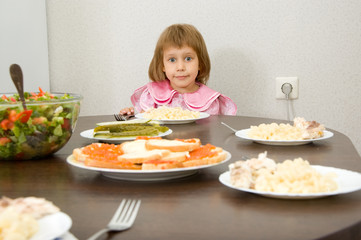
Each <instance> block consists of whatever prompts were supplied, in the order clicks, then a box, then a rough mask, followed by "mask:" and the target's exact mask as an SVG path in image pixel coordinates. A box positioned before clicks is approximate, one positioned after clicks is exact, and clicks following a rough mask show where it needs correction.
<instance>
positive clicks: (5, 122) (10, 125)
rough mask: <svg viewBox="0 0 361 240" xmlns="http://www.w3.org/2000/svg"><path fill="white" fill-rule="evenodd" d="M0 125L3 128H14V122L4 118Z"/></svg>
mask: <svg viewBox="0 0 361 240" xmlns="http://www.w3.org/2000/svg"><path fill="white" fill-rule="evenodd" d="M0 126H1V128H2V129H4V130H9V129H12V128H14V123H13V122H12V121H10V120H9V119H4V120H2V121H1V123H0Z"/></svg>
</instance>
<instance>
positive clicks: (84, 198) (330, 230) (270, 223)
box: [0, 116, 361, 240]
mask: <svg viewBox="0 0 361 240" xmlns="http://www.w3.org/2000/svg"><path fill="white" fill-rule="evenodd" d="M102 121H113V118H112V116H91V117H80V119H79V121H78V124H77V126H76V130H75V132H74V134H73V136H72V138H71V139H70V141H69V142H68V144H67V145H66V146H65V147H64V148H63V149H61V150H60V151H59V152H57V153H56V154H54V155H53V156H50V157H48V158H46V159H42V160H34V161H18V162H0V192H1V195H3V196H8V197H11V198H16V197H22V196H37V197H44V198H46V199H48V200H50V201H53V202H54V203H55V204H56V205H57V206H59V207H60V208H61V210H62V211H63V212H65V213H67V214H68V215H69V216H70V217H71V218H72V220H73V225H72V228H71V232H72V233H73V234H74V235H75V236H76V237H78V238H79V239H80V240H83V239H86V238H87V237H89V236H90V235H91V234H92V233H94V232H95V231H97V230H99V229H100V228H102V227H104V226H106V224H107V223H108V221H109V220H110V218H111V216H112V215H113V213H114V211H115V209H116V208H117V206H118V204H119V203H120V201H121V199H123V198H135V199H141V200H142V204H141V207H140V211H139V213H138V216H137V219H136V221H135V223H134V225H133V227H132V228H131V229H129V230H127V231H124V232H122V233H117V234H110V235H108V236H107V235H105V236H104V237H103V238H102V239H110V238H111V239H127V240H132V239H174V240H176V239H182V240H183V239H205V240H209V239H222V240H225V239H247V240H252V239H257V240H258V239H279V240H281V239H286V240H290V239H302V240H305V239H361V191H358V192H354V193H350V194H345V195H340V196H334V197H327V198H321V199H313V200H281V199H272V198H266V197H262V196H258V195H253V194H250V193H245V192H240V191H236V190H233V189H230V188H227V187H225V186H224V185H222V184H221V183H220V182H219V180H218V177H219V175H220V174H221V173H223V172H225V171H227V169H228V163H231V162H234V161H236V160H239V159H241V157H242V156H249V157H255V156H257V155H258V153H260V152H263V151H267V152H268V155H269V156H270V157H271V158H273V159H276V160H278V161H283V160H285V159H293V158H296V157H302V158H304V159H307V160H309V162H310V163H311V164H317V165H324V166H332V167H338V168H343V169H349V170H353V171H358V172H361V158H360V156H359V155H358V153H357V151H356V149H355V148H354V146H353V145H352V143H351V141H350V139H349V138H348V137H346V136H345V135H343V134H342V133H339V132H337V131H334V130H331V131H332V132H333V133H334V134H335V135H334V137H332V138H330V139H327V140H324V141H320V142H317V143H311V144H307V145H302V146H288V147H286V146H269V145H262V144H258V143H253V142H251V141H247V140H242V139H240V138H238V137H236V136H235V135H234V133H233V132H231V131H230V130H229V129H227V128H226V127H224V126H223V125H221V124H220V122H221V121H223V122H225V123H227V124H229V125H231V126H233V127H234V128H236V129H245V128H249V126H250V125H258V124H261V123H271V122H273V121H274V120H272V119H265V118H252V117H241V116H211V117H210V118H207V119H203V120H200V121H197V122H195V123H190V124H184V125H169V127H170V128H171V129H172V130H173V133H172V134H171V135H169V136H167V137H166V138H169V139H174V138H192V137H198V138H200V139H201V141H202V143H208V142H209V143H212V144H214V145H216V146H220V147H223V148H224V149H226V150H227V151H229V152H230V153H231V154H232V158H231V160H230V161H229V162H228V163H225V164H221V165H219V166H216V167H212V168H208V169H204V170H201V171H200V172H199V173H198V174H196V175H193V176H190V177H186V178H181V179H175V180H169V181H160V182H159V181H158V182H131V181H121V180H114V179H111V178H107V177H104V176H103V175H101V174H99V173H98V172H93V171H89V170H85V169H80V168H76V167H73V166H71V165H69V164H67V162H66V158H67V157H68V156H69V155H70V154H71V153H72V150H73V149H74V148H76V147H82V146H85V145H88V144H90V143H92V140H90V139H85V138H82V137H81V136H80V135H79V134H80V132H81V131H84V130H87V129H91V128H93V127H94V125H95V123H97V122H102ZM278 122H281V121H278ZM109 236H110V237H109ZM108 237H109V238H108Z"/></svg>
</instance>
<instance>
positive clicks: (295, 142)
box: [236, 128, 333, 146]
mask: <svg viewBox="0 0 361 240" xmlns="http://www.w3.org/2000/svg"><path fill="white" fill-rule="evenodd" d="M250 130H251V129H250V128H248V129H243V130H239V131H237V132H236V136H237V137H239V138H243V139H246V140H252V141H254V142H257V143H261V144H266V145H278V146H295V145H303V144H307V143H310V142H315V141H321V140H325V139H328V138H330V137H332V136H333V133H332V132H330V131H326V130H325V131H323V137H320V138H316V139H307V140H265V139H254V138H250V137H248V131H250Z"/></svg>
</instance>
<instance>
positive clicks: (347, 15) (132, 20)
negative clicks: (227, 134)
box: [47, 0, 361, 153]
mask: <svg viewBox="0 0 361 240" xmlns="http://www.w3.org/2000/svg"><path fill="white" fill-rule="evenodd" d="M360 9H361V1H358V0H344V1H343V0H302V1H293V0H278V1H277V0H273V1H252V0H243V1H238V0H234V1H231V0H228V1H218V0H198V1H193V0H185V1H179V0H178V1H176V0H154V1H148V0H122V1H119V0H103V1H98V0H78V1H72V0H63V1H55V0H48V1H47V14H48V31H49V54H50V77H51V88H52V90H55V91H70V92H77V93H81V94H82V95H83V96H84V102H83V106H82V112H81V114H82V115H99V114H112V113H116V112H117V111H119V109H121V108H123V107H126V106H130V99H129V97H130V95H131V94H132V92H133V91H134V90H135V89H136V88H137V87H139V86H141V85H143V84H145V83H146V82H147V81H148V76H147V71H148V64H149V62H150V60H151V57H152V54H153V51H154V47H155V43H156V41H157V39H158V36H159V34H160V33H161V32H162V31H163V30H164V28H165V27H167V26H168V25H170V24H173V23H191V24H193V25H195V26H196V27H197V28H198V29H199V30H200V32H201V33H202V34H203V36H204V38H205V41H206V43H207V46H208V50H209V54H210V56H211V61H212V71H211V78H210V81H209V84H208V85H209V86H210V87H212V88H214V89H217V90H219V91H220V92H222V93H224V94H225V95H227V96H229V97H231V98H232V99H233V100H234V101H235V102H236V103H237V105H238V107H239V110H238V115H245V116H259V117H269V118H278V119H286V103H285V101H282V100H276V99H275V78H276V77H280V76H290V77H293V76H297V77H298V78H299V82H300V84H299V99H297V100H295V101H293V107H294V109H295V113H296V115H297V116H302V117H305V118H306V119H308V120H317V121H319V122H321V123H324V124H325V125H326V126H327V127H329V128H332V129H335V130H337V131H340V132H343V133H344V134H346V135H347V136H349V137H350V138H351V140H352V141H353V143H354V144H355V146H356V147H357V150H358V152H359V153H360V152H361V136H360V135H361V134H360V133H359V132H360V129H361V113H360V112H361V111H360V110H361V94H360V90H361V67H360V63H361V14H360Z"/></svg>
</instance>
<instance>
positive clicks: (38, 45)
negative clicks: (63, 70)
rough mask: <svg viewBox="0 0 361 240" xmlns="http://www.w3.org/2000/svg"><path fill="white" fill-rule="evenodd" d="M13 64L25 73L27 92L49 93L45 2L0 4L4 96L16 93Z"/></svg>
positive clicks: (4, 0)
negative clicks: (12, 78)
mask: <svg viewBox="0 0 361 240" xmlns="http://www.w3.org/2000/svg"><path fill="white" fill-rule="evenodd" d="M13 63H17V64H19V65H20V66H21V68H22V70H23V75H24V89H25V91H29V92H30V91H38V87H41V88H43V90H49V85H50V81H49V64H48V35H47V25H46V7H45V1H44V0H31V1H29V0H1V1H0V79H1V85H0V92H16V88H15V86H14V84H13V82H12V80H11V78H10V74H9V67H10V65H11V64H13Z"/></svg>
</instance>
